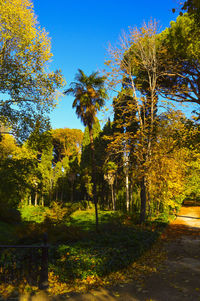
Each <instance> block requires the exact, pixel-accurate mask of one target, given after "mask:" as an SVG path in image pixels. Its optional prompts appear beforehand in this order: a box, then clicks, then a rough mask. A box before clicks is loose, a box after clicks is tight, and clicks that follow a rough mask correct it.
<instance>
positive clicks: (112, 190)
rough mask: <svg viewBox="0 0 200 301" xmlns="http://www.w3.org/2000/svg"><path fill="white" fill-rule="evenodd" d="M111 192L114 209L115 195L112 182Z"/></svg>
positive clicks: (113, 207)
mask: <svg viewBox="0 0 200 301" xmlns="http://www.w3.org/2000/svg"><path fill="white" fill-rule="evenodd" d="M111 193H112V209H113V210H114V211H115V210H116V208H115V196H114V187H113V184H112V185H111Z"/></svg>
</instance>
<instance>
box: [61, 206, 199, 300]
mask: <svg viewBox="0 0 200 301" xmlns="http://www.w3.org/2000/svg"><path fill="white" fill-rule="evenodd" d="M162 241H163V249H162V252H166V254H167V257H166V260H165V261H164V262H163V263H162V265H161V266H159V268H158V270H157V271H156V272H155V273H152V274H150V275H148V276H145V277H144V278H143V277H141V279H139V281H133V280H132V281H130V282H129V283H125V284H121V285H117V286H115V287H114V288H112V289H111V288H108V289H99V290H94V291H91V292H90V293H87V294H82V295H81V294H76V293H74V294H71V295H70V296H69V297H68V298H67V300H71V301H113V300H119V301H200V207H197V206H196V207H182V209H181V211H180V213H179V215H178V216H177V219H176V220H175V221H174V222H173V223H171V224H170V226H169V227H168V228H167V230H166V231H165V233H164V235H163V237H162Z"/></svg>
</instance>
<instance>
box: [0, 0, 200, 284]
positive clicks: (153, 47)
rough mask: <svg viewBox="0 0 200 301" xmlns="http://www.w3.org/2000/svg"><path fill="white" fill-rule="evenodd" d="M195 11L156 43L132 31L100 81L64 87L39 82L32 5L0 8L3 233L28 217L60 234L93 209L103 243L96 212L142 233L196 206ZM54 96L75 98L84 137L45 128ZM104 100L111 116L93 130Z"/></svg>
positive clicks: (198, 57)
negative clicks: (136, 227) (188, 204)
mask: <svg viewBox="0 0 200 301" xmlns="http://www.w3.org/2000/svg"><path fill="white" fill-rule="evenodd" d="M198 3H199V2H198V1H192V0H191V1H190V0H187V1H185V3H184V4H183V5H182V7H181V8H180V13H179V16H178V17H177V20H176V21H173V22H171V24H170V26H169V27H168V28H166V29H165V30H164V31H162V32H160V31H159V29H158V24H157V22H156V21H153V20H150V21H149V22H148V23H144V25H143V26H142V27H141V28H130V29H129V32H128V33H127V34H124V36H122V37H121V39H120V43H118V44H117V45H118V46H113V45H110V47H109V49H108V56H109V58H108V59H107V61H106V63H105V71H104V72H103V73H102V74H100V73H99V72H93V73H91V74H90V75H86V74H85V73H84V71H82V70H80V69H79V70H78V71H77V74H76V75H75V79H74V81H73V82H72V83H71V84H70V85H69V86H65V82H64V78H63V76H62V73H61V71H60V70H56V71H55V72H48V71H47V70H48V69H47V66H48V63H49V60H50V58H51V51H50V38H49V36H48V34H47V33H46V31H45V30H44V29H41V28H40V27H39V26H38V24H37V22H36V18H35V15H34V10H33V6H32V3H31V2H30V1H29V0H26V1H25V0H13V1H12V2H11V1H3V0H0V70H1V72H0V97H1V100H0V125H1V127H0V179H1V180H0V221H1V223H8V224H12V223H16V222H17V223H22V221H23V218H25V219H26V221H29V222H30V221H31V218H33V215H34V214H35V217H34V218H35V220H34V222H35V221H36V222H37V223H39V224H40V223H41V225H42V223H45V221H46V222H47V221H48V223H49V224H48V225H50V224H53V225H54V226H55V225H56V226H57V225H61V224H62V223H64V219H65V218H66V220H67V221H68V222H69V218H70V216H71V215H72V213H73V212H75V211H77V210H79V211H87V210H91V209H94V210H93V211H91V212H92V214H94V216H95V221H96V231H98V232H99V233H100V232H101V231H100V229H101V228H100V224H101V221H102V218H100V219H99V212H102V211H105V212H111V213H113V214H114V215H115V214H118V216H119V215H120V214H121V216H122V215H123V216H124V217H126V219H127V218H128V219H129V218H130V219H131V220H133V222H134V224H135V225H136V224H137V225H144V224H145V223H148V222H152V221H155V220H157V221H158V220H160V221H164V222H167V221H168V220H169V218H170V216H172V215H174V214H175V213H176V212H178V210H179V209H180V207H181V205H182V204H183V203H184V202H185V201H188V200H195V202H196V203H198V202H200V185H199V175H200V155H199V154H200V152H199V148H200V138H199V137H200V136H199V118H200V117H199V116H200V115H199V110H198V109H194V110H193V109H192V108H193V105H194V104H195V106H194V107H195V108H198V106H197V105H199V104H200V47H199V46H200V40H199V37H200V19H199V16H200V14H199V13H200V12H199V10H200V7H199V4H198ZM172 9H173V8H172ZM58 90H59V91H61V92H62V93H63V94H65V95H72V96H73V99H74V101H73V108H74V109H75V110H76V113H77V116H78V118H80V119H81V121H82V123H83V124H84V126H85V130H84V133H83V132H82V131H81V130H79V129H70V128H67V127H66V128H60V129H52V128H51V125H50V121H49V117H48V113H49V111H50V110H51V109H53V108H54V106H55V105H56V102H57V97H58V95H59V93H60V92H58ZM111 91H112V94H111ZM110 95H114V96H112V99H111V101H112V110H113V115H112V116H110V118H109V119H108V120H107V122H106V123H105V124H104V125H103V127H101V126H100V122H99V120H98V116H99V115H98V112H100V111H101V110H102V109H103V108H105V105H107V100H108V99H109V100H110ZM184 105H187V106H188V108H189V109H190V111H192V110H193V112H192V116H189V115H188V114H185V113H184V112H185V109H184V108H185V107H184ZM109 109H110V108H109ZM66 125H67V123H66ZM27 212H28V213H27ZM23 214H24V215H23ZM26 214H27V215H28V214H30V216H26V217H24V216H25V215H26ZM90 214H91V213H90ZM101 214H102V213H101ZM114 215H113V216H114ZM116 216H117V215H116ZM34 218H33V219H34ZM2 225H3V224H2ZM65 226H66V227H68V226H69V225H65ZM24 227H27V224H26V225H25V226H24ZM24 229H25V228H23V230H21V232H23V231H24ZM38 229H39V228H36V230H37V231H39V232H38V233H40V234H41V231H40V230H38ZM45 229H46V228H45ZM66 229H67V228H63V230H62V231H67V230H66ZM29 230H30V235H33V232H31V231H32V230H31V228H30V229H29ZM42 231H43V230H42ZM62 231H61V232H62ZM73 231H75V230H72V234H73V233H75V234H74V235H75V237H76V234H77V232H76V231H75V232H73ZM58 232H59V231H58ZM26 235H27V233H26ZM55 235H56V234H55ZM99 235H100V234H99ZM149 235H150V234H149ZM22 236H23V235H22ZM72 236H73V235H72ZM24 237H25V236H24ZM62 239H63V238H61V240H62ZM70 239H71V238H70ZM72 240H73V237H72ZM86 276H88V274H87V275H86ZM83 278H84V277H83Z"/></svg>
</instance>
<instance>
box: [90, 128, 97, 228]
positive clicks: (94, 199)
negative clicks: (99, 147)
mask: <svg viewBox="0 0 200 301" xmlns="http://www.w3.org/2000/svg"><path fill="white" fill-rule="evenodd" d="M89 136H90V146H91V165H92V183H93V191H92V192H93V202H94V206H95V218H96V231H97V232H98V231H99V216H98V206H97V187H96V170H95V153H94V139H93V131H92V128H89Z"/></svg>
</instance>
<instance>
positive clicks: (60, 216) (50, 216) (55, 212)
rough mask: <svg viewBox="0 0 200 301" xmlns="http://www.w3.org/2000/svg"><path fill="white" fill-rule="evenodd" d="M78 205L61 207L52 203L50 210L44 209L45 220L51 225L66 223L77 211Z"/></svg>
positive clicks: (59, 204) (56, 203)
mask: <svg viewBox="0 0 200 301" xmlns="http://www.w3.org/2000/svg"><path fill="white" fill-rule="evenodd" d="M77 207H78V204H68V205H66V206H63V205H62V204H61V203H58V202H53V203H52V205H51V207H50V208H46V209H45V211H46V217H45V218H46V220H50V221H51V222H52V223H53V224H60V223H63V222H68V221H69V220H70V216H71V214H72V213H73V212H74V211H76V210H77Z"/></svg>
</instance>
